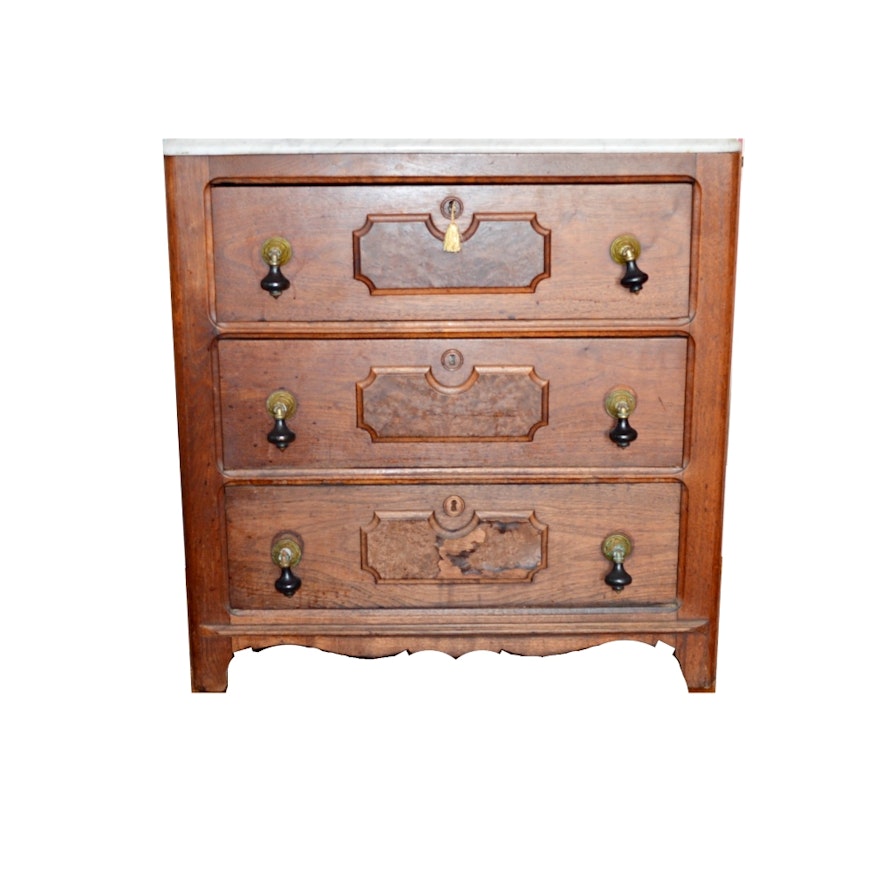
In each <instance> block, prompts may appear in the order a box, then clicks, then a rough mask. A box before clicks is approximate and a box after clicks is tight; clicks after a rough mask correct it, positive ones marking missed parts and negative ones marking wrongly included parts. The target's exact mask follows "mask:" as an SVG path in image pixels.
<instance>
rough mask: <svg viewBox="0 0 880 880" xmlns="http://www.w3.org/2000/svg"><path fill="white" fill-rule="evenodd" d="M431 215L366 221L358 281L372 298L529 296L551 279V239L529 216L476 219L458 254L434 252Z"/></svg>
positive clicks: (439, 235) (357, 257) (360, 236)
mask: <svg viewBox="0 0 880 880" xmlns="http://www.w3.org/2000/svg"><path fill="white" fill-rule="evenodd" d="M443 237H444V230H442V229H438V228H437V226H435V225H434V220H433V218H432V217H431V215H430V214H423V215H418V214H416V215H411V214H395V215H391V216H383V215H381V214H371V215H370V216H369V217H368V218H367V222H366V223H365V224H364V227H363V228H362V229H358V230H357V231H356V232H355V233H354V271H355V278H357V279H358V280H359V281H363V282H364V284H366V285H367V288H368V289H369V291H370V293H372V294H376V295H381V294H403V293H413V294H418V293H437V292H438V291H442V292H448V291H450V290H451V291H454V292H455V293H482V294H487V293H533V292H534V290H535V288H536V287H537V285H538V283H539V282H540V281H542V280H543V279H544V278H548V277H549V276H550V232H549V230H547V229H544V228H543V227H542V226H541V225H540V223H539V222H538V218H537V217H535V215H534V214H512V215H502V214H475V215H474V216H473V218H472V220H471V224H470V226H468V228H467V229H465V230H463V231H462V233H461V243H462V248H461V250H460V251H458V252H455V253H451V252H446V251H444V250H443V249H442V247H438V246H437V245H438V242H439V243H442V241H443Z"/></svg>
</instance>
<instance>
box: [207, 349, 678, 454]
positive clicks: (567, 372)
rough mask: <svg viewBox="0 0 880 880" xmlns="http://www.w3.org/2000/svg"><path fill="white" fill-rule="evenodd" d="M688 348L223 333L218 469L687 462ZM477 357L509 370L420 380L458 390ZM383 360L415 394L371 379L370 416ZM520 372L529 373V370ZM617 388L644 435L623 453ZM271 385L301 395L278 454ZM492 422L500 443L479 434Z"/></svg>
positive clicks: (448, 380)
mask: <svg viewBox="0 0 880 880" xmlns="http://www.w3.org/2000/svg"><path fill="white" fill-rule="evenodd" d="M450 349H454V350H456V351H458V352H460V354H461V357H462V358H463V364H462V366H461V367H460V368H459V369H456V370H454V371H449V370H447V369H444V367H443V366H442V358H443V354H444V352H446V351H449V350H450ZM687 354H688V344H687V340H686V339H684V338H679V337H668V338H659V339H658V338H647V339H645V338H636V339H608V338H600V339H593V338H579V339H505V340H499V339H444V340H436V339H403V340H400V339H397V340H386V339H375V340H363V339H358V340H297V339H292V340H284V341H268V340H239V339H235V340H223V341H221V342H220V344H219V346H218V364H219V374H220V412H221V418H222V424H223V466H224V468H226V469H227V470H230V471H231V470H238V469H254V468H260V469H273V470H274V469H299V468H303V469H308V468H317V467H321V468H326V467H331V468H332V467H337V468H357V467H407V466H409V467H417V466H420V467H454V466H459V467H463V466H469V467H486V468H491V467H524V466H532V467H534V466H542V467H543V466H547V467H550V466H556V467H563V466H573V465H574V466H577V465H579V466H582V467H603V468H626V467H680V466H681V463H682V445H683V438H684V413H685V382H686V377H687ZM480 367H488V368H492V369H500V370H502V371H503V370H507V371H508V372H507V373H504V372H501V373H500V374H496V375H495V376H494V377H493V378H492V380H491V382H490V381H488V380H485V381H484V382H483V385H484V386H485V385H487V384H488V386H489V387H488V389H487V390H485V391H484V390H483V389H482V388H481V387H480V383H479V382H476V383H474V384H473V385H472V387H470V388H468V390H465V391H462V392H460V393H459V394H449V393H448V392H447V393H444V392H443V391H442V390H439V389H437V388H436V387H431V384H429V383H427V382H426V380H425V378H424V376H425V373H426V371H430V377H431V378H432V380H433V383H434V384H435V385H444V386H448V387H449V388H455V387H461V386H463V385H466V384H467V383H468V382H469V381H470V380H471V378H472V371H473V370H475V369H479V368H480ZM378 368H383V369H387V368H391V369H395V370H397V369H407V370H408V371H409V374H410V377H409V380H408V381H407V382H406V383H405V385H406V387H408V388H412V387H415V388H417V389H418V390H417V391H415V392H414V393H413V395H412V397H411V398H410V399H409V400H401V399H400V396H399V394H398V392H399V390H400V389H399V385H400V383H399V382H398V383H396V384H395V383H391V382H387V383H384V384H383V383H378V387H377V383H375V382H374V383H372V384H369V385H367V387H366V389H365V391H364V393H363V396H364V397H365V398H366V404H365V406H366V407H367V409H366V412H365V413H363V412H362V411H361V410H360V409H359V400H358V397H359V395H358V387H357V386H358V384H359V383H362V384H366V383H368V382H369V380H370V378H371V376H372V374H373V372H374V371H375V370H376V369H378ZM414 370H416V371H418V373H417V375H416V376H415V377H413V376H412V371H414ZM523 370H526V371H528V372H534V375H535V380H533V379H531V378H529V377H528V375H526V374H524V373H523ZM514 371H516V372H514ZM536 380H538V381H541V382H544V383H546V389H542V388H541V387H540V386H539V385H538V384H536ZM385 385H388V386H389V387H385ZM618 386H626V387H630V388H632V389H633V390H634V391H635V393H636V395H637V399H638V403H637V407H636V410H635V412H634V413H633V415H632V419H631V421H632V424H633V425H634V426H635V427H636V429H637V430H638V432H639V437H638V439H637V440H636V441H635V442H634V443H633V444H632V445H631V446H629V447H627V448H625V449H621V448H619V447H618V446H616V445H615V444H614V443H613V442H612V441H611V440H610V439H609V437H608V433H609V431H610V430H611V429H612V428H613V427H614V425H615V420H614V419H612V418H611V417H610V416H609V415H608V413H607V412H606V411H605V395H606V394H607V393H608V392H609V391H610V390H611V389H613V388H615V387H618ZM277 388H286V389H287V390H289V391H290V392H291V393H292V394H293V395H294V396H295V397H296V399H297V404H298V407H297V411H296V414H295V416H294V417H293V418H292V419H291V420H290V421H289V427H290V428H291V429H292V430H293V431H294V432H295V433H296V440H295V441H294V442H293V443H292V444H291V445H290V446H289V447H288V448H287V449H284V450H279V449H277V448H276V447H275V446H273V445H272V444H271V443H269V442H268V441H267V440H266V434H267V433H268V431H269V430H270V428H271V427H272V420H271V418H270V416H269V415H268V413H267V412H266V403H265V402H266V398H267V397H268V395H269V394H270V393H271V392H272V391H274V390H276V389H277ZM543 390H545V391H546V407H547V412H546V419H545V418H544V411H543V402H544V394H543V393H542V391H543ZM420 410H422V411H423V412H420ZM469 411H470V412H472V417H471V418H470V419H468V412H469ZM517 413H518V414H519V417H517ZM543 421H546V424H545V425H542V422H543ZM493 423H494V424H495V425H496V427H494V428H493V427H492V424H493ZM359 424H363V425H364V426H363V427H359ZM368 425H369V427H370V428H372V429H373V430H372V431H371V430H369V428H368V427H367V426H368ZM444 425H445V427H444ZM536 426H537V427H536ZM532 428H534V431H533V432H532V430H531V429H532ZM404 431H409V438H408V439H406V440H401V441H400V442H376V438H375V437H374V436H373V434H374V433H381V434H383V435H384V436H386V437H388V436H392V437H393V436H395V432H397V433H396V436H398V437H400V436H401V434H402V433H403V432H404ZM443 431H445V433H446V435H447V438H449V439H450V440H456V438H457V439H458V440H459V441H460V440H461V438H462V437H467V436H468V435H470V436H471V437H474V438H475V439H474V440H473V441H470V442H444V440H443V438H442V437H440V438H438V439H436V440H434V439H432V436H433V435H436V433H437V432H443ZM490 432H494V433H495V438H494V440H492V441H489V440H486V441H484V442H481V441H480V439H479V438H481V437H484V438H485V437H487V436H491V433H490Z"/></svg>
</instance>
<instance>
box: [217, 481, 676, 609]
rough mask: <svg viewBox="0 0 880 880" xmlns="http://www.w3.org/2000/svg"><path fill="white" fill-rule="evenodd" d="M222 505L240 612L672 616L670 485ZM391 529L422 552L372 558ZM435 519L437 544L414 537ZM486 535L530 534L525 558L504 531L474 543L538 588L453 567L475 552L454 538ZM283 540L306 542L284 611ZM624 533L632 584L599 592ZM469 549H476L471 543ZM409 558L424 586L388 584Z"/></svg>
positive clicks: (301, 496)
mask: <svg viewBox="0 0 880 880" xmlns="http://www.w3.org/2000/svg"><path fill="white" fill-rule="evenodd" d="M451 496H452V497H455V498H456V499H461V502H462V503H461V504H460V505H459V506H458V508H457V509H456V512H455V515H452V516H450V515H449V514H447V513H446V510H445V509H444V502H447V504H446V507H447V508H448V509H451V507H450V505H449V503H448V499H450V497H451ZM226 502H227V523H228V528H227V539H228V552H229V597H230V603H231V605H232V607H233V608H242V609H248V608H250V609H256V608H266V609H302V608H357V607H360V608H407V607H471V608H476V607H483V608H486V607H502V606H505V607H510V606H533V607H545V606H549V605H553V606H557V607H558V606H566V607H580V606H586V605H589V606H594V605H595V606H609V607H618V606H632V605H658V604H663V603H670V602H673V601H674V600H675V597H676V572H677V566H678V534H679V512H680V507H681V487H680V485H679V483H677V482H674V481H671V482H657V483H642V482H633V483H626V482H622V483H586V484H556V485H543V486H541V485H535V484H517V483H511V484H503V485H472V484H454V485H432V486H418V485H409V486H406V485H404V486H383V485H375V486H373V485H360V486H359V485H349V486H344V485H329V486H328V485H323V486H238V485H236V486H229V487H227V489H226ZM392 517H394V518H396V519H397V520H398V521H405V520H406V518H408V519H409V521H410V523H415V524H416V528H415V529H414V530H411V531H410V533H409V534H408V539H410V540H412V541H413V543H414V548H413V549H411V550H403V551H402V550H401V549H400V548H399V547H395V546H394V544H393V543H388V542H381V541H380V543H379V544H376V545H373V547H372V548H370V547H369V542H367V555H366V556H365V554H364V543H363V541H364V534H366V535H368V536H369V535H370V534H371V533H372V534H374V533H375V531H376V529H377V527H378V525H377V524H378V523H381V522H382V521H383V520H386V519H389V518H392ZM430 517H433V518H434V519H435V520H436V522H437V526H438V528H439V529H440V531H439V532H437V531H436V530H435V529H434V528H431V529H430V530H429V531H426V530H425V529H424V528H423V527H422V526H421V525H419V524H418V521H419V520H424V519H426V518H430ZM474 519H476V520H477V523H476V524H475V523H474ZM479 522H483V523H484V524H485V523H491V522H495V523H499V524H500V523H502V522H511V523H515V522H518V523H527V526H526V527H524V528H523V535H524V536H525V535H527V533H528V531H531V532H532V533H533V537H532V538H529V540H527V541H526V545H527V546H529V547H530V549H529V550H528V551H527V552H523V550H522V547H516V548H514V547H510V548H506V549H505V550H504V551H502V550H501V549H500V544H499V543H498V539H499V537H502V531H501V527H500V526H499V527H496V531H497V534H496V535H494V536H491V538H486V537H484V538H483V539H482V541H481V542H477V543H478V544H479V543H482V544H484V545H485V544H488V543H489V542H490V540H491V541H492V542H494V549H495V550H496V551H498V552H499V553H502V552H503V553H506V562H507V563H510V562H511V561H513V560H514V557H517V556H518V557H519V559H520V561H521V562H522V563H523V566H522V567H523V568H524V569H525V568H529V567H531V568H532V569H534V570H533V571H531V573H530V575H527V576H523V577H519V576H517V577H515V578H514V577H506V576H502V577H501V578H500V579H499V578H493V577H491V576H490V575H489V569H490V568H491V562H490V559H489V554H487V556H486V559H485V561H484V562H483V563H482V574H476V575H470V574H468V573H467V572H466V571H464V570H463V562H462V561H459V562H458V563H456V562H455V561H454V560H453V559H451V556H452V555H453V553H454V551H455V550H457V551H458V552H459V553H461V552H462V551H463V550H466V549H467V547H468V543H467V541H466V542H464V543H460V544H458V545H457V547H456V546H454V545H453V546H449V545H446V543H445V542H446V541H447V540H451V539H454V538H455V533H456V532H459V535H458V537H466V536H467V535H468V532H469V530H470V532H471V533H472V532H473V528H474V526H475V525H476V527H477V528H479ZM542 530H543V531H542ZM283 531H294V532H297V533H298V534H300V535H301V536H302V538H303V557H302V561H301V562H300V564H299V565H298V566H297V567H296V570H295V571H296V574H297V575H298V576H299V577H300V578H302V582H303V585H302V587H301V588H300V589H299V591H298V592H297V593H295V594H294V595H293V596H292V597H290V598H286V597H285V596H283V595H281V594H280V593H278V591H277V590H275V587H274V583H275V580H276V578H277V577H278V575H279V574H280V569H278V568H277V567H276V566H275V565H274V564H273V563H272V560H271V556H270V551H271V547H272V540H273V538H274V536H275V535H277V534H278V533H279V532H283ZM617 531H623V532H626V534H628V535H629V536H630V538H631V539H632V541H633V552H632V556H631V557H630V559H628V560H627V563H626V568H627V571H629V573H630V574H631V575H632V577H633V583H632V584H631V585H630V586H628V587H626V588H625V589H624V590H623V591H622V592H621V593H616V592H614V591H613V590H612V589H611V588H610V587H608V586H607V585H606V584H605V582H604V577H605V575H606V573H607V572H608V571H609V569H610V565H611V564H610V563H609V562H608V560H607V559H606V558H605V557H604V556H603V554H602V542H603V541H604V539H605V538H606V537H607V536H608V535H609V534H611V533H613V532H617ZM537 533H541V538H540V543H541V547H542V549H541V551H540V552H541V554H542V556H543V559H542V560H541V561H540V562H534V561H533V557H534V553H535V552H536V547H535V541H534V535H535V534H537ZM450 536H452V537H451V538H450ZM438 538H439V540H438ZM469 541H470V544H473V543H474V536H473V535H472V534H471V537H470V539H469ZM502 543H503V538H502ZM477 549H479V548H478V546H475V547H474V550H477ZM401 553H404V557H403V558H404V559H409V561H410V562H412V563H413V564H414V565H415V566H416V572H415V573H416V575H417V576H415V577H406V578H404V577H393V576H392V577H388V578H386V577H384V576H383V574H391V575H395V574H396V575H398V576H400V575H401V574H402V573H403V572H404V569H405V563H403V562H401V556H400V554H401ZM490 553H491V548H490ZM477 558H478V559H479V557H477ZM545 562H546V563H547V565H546V566H544V565H543V563H545ZM456 567H458V569H459V571H458V573H456V572H455V571H454V570H453V569H455V568H456ZM430 572H433V575H434V576H433V578H432V577H430V576H429V575H430ZM377 574H378V577H377ZM401 580H402V581H405V582H403V583H400V582H399V581H401Z"/></svg>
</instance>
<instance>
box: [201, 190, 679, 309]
mask: <svg viewBox="0 0 880 880" xmlns="http://www.w3.org/2000/svg"><path fill="white" fill-rule="evenodd" d="M692 203H693V187H692V185H691V184H689V183H619V184H616V183H589V184H541V185H531V184H511V185H500V184H495V185H488V184H487V185H480V186H474V185H459V184H457V183H455V182H452V183H444V184H441V185H394V186H390V185H380V184H374V185H366V186H364V185H347V184H336V185H332V186H308V185H283V186H268V185H267V186H245V185H216V186H213V187H212V188H211V190H210V211H211V219H212V225H213V244H214V250H213V253H214V280H215V294H216V301H215V310H216V318H217V320H218V321H220V322H221V323H234V322H251V321H259V322H263V321H284V322H287V321H307V322H308V321H333V320H346V321H383V322H387V321H402V320H427V321H436V320H462V319H463V320H468V319H480V320H495V319H504V320H507V319H519V320H529V319H534V320H538V319H541V320H566V319H577V320H598V321H605V322H609V321H610V322H616V321H624V322H633V321H636V322H638V321H656V320H658V319H681V318H685V317H686V316H687V315H688V314H689V279H690V271H691V270H690V256H691V215H692ZM451 208H454V209H455V223H456V225H457V227H458V229H459V230H460V238H461V249H460V250H459V251H458V252H446V251H444V246H443V238H444V233H445V232H446V230H447V228H448V226H449V224H450V222H451V221H450V218H449V217H448V216H446V215H450V214H451V213H452V211H451V210H450V209H451ZM624 234H630V235H632V236H634V237H635V238H636V239H637V241H638V243H639V245H640V247H641V254H640V256H639V257H638V267H639V269H641V270H642V271H643V272H645V273H647V274H648V276H649V279H648V281H647V282H646V283H645V285H644V287H643V289H642V290H641V291H640V292H636V293H633V292H630V291H629V290H628V289H626V288H625V287H623V286H622V285H621V283H620V280H621V278H622V277H623V274H624V267H623V266H622V265H621V264H618V263H617V262H615V261H614V260H613V259H612V257H611V253H610V247H611V244H612V242H613V241H614V240H615V239H616V238H618V237H619V236H621V235H624ZM273 237H279V238H283V239H285V240H286V241H288V242H289V243H290V246H291V255H290V258H289V260H288V261H287V262H286V263H285V264H284V265H283V266H281V267H280V268H281V273H282V274H283V275H284V277H285V278H286V279H287V280H288V281H289V282H290V286H289V288H287V289H286V290H284V291H283V292H282V293H281V294H280V295H279V296H277V297H276V296H273V295H271V294H270V293H268V292H266V291H265V290H264V289H263V288H262V287H261V280H262V279H263V278H265V277H266V276H267V274H268V266H267V264H266V263H265V262H264V260H263V256H262V250H263V245H264V243H265V242H266V241H267V240H269V239H270V238H273Z"/></svg>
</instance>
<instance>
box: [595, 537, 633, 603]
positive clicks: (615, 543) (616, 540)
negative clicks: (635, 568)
mask: <svg viewBox="0 0 880 880" xmlns="http://www.w3.org/2000/svg"><path fill="white" fill-rule="evenodd" d="M632 546H633V545H632V539H631V538H630V537H629V536H628V535H624V534H623V533H622V532H615V533H614V534H613V535H609V536H608V537H607V538H606V539H605V540H604V541H603V543H602V553H603V554H604V555H605V558H606V559H609V560H610V561H611V562H612V563H613V565H612V567H611V571H609V572H608V574H606V575H605V583H606V584H608V586H609V587H611V589H612V590H614V591H615V592H616V593H619V592H620V591H621V590H622V589H623V588H624V587H628V586H629V585H630V584H631V583H632V576H631V575H630V574H629V573H628V572H627V570H626V569H625V568H624V567H623V561H624V559H626V557H627V556H629V555H630V553H632Z"/></svg>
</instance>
